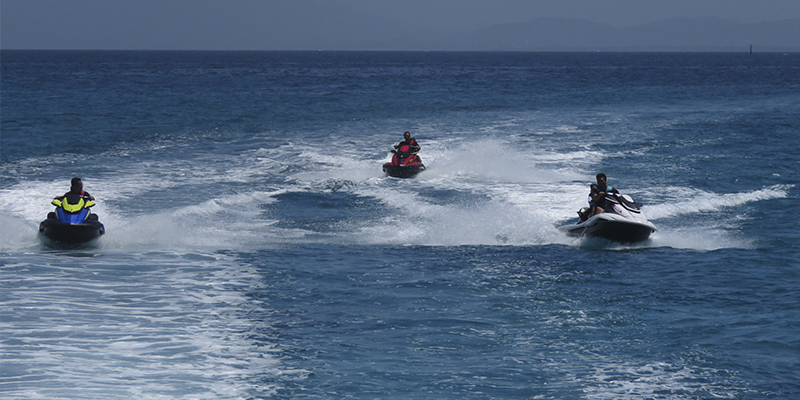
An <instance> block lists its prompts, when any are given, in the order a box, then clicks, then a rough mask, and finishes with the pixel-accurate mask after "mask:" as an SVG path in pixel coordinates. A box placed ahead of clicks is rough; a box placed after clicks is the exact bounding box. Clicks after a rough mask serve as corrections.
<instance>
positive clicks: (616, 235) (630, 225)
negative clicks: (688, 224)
mask: <svg viewBox="0 0 800 400" xmlns="http://www.w3.org/2000/svg"><path fill="white" fill-rule="evenodd" d="M605 199H606V202H605V205H604V206H603V212H602V213H600V214H596V215H594V216H589V213H590V209H589V207H584V208H582V209H581V210H580V211H578V216H579V220H578V222H576V223H575V224H572V225H565V226H562V227H559V229H560V230H561V231H563V232H565V233H566V234H567V235H569V236H574V237H582V236H590V237H599V238H603V239H607V240H611V241H614V242H620V243H636V242H641V241H645V240H647V239H649V238H650V234H651V233H653V232H655V231H656V226H655V225H653V224H652V223H651V222H650V221H648V220H647V218H645V216H644V214H642V210H641V208H642V205H641V204H640V203H637V202H635V201H633V198H631V197H630V196H628V195H620V194H619V192H617V191H616V190H615V191H614V192H612V193H608V194H607V195H606V198H605Z"/></svg>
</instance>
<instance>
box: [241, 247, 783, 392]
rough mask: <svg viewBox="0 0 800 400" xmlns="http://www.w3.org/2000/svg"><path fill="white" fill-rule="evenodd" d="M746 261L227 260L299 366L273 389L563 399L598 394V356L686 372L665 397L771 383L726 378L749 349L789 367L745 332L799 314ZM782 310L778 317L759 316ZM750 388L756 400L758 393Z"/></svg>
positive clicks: (657, 252) (728, 254)
mask: <svg viewBox="0 0 800 400" xmlns="http://www.w3.org/2000/svg"><path fill="white" fill-rule="evenodd" d="M753 257H754V255H753V254H752V253H751V252H750V251H746V250H742V251H719V252H707V253H699V254H698V253H697V252H693V251H676V250H673V249H646V250H635V251H623V252H618V251H611V252H608V251H602V250H601V251H598V250H583V251H582V250H579V249H577V250H576V249H573V248H565V247H561V246H546V247H535V248H504V247H499V248H498V247H459V248H429V247H401V248H398V247H364V246H355V247H348V248H339V247H328V246H299V247H295V248H291V249H284V250H277V251H270V252H257V253H249V254H241V256H240V258H241V261H242V262H245V263H248V264H253V265H256V266H258V268H259V270H260V271H261V274H262V275H263V279H264V287H263V288H262V289H261V290H259V291H257V292H253V293H251V294H250V295H251V296H253V298H254V299H259V300H260V301H263V302H265V303H266V304H268V306H269V307H270V308H271V309H273V310H274V317H275V323H274V324H273V325H272V327H271V329H272V330H273V331H272V332H270V334H271V335H275V336H276V337H279V338H281V340H282V341H283V342H284V343H286V347H285V352H284V353H283V355H282V359H283V360H284V362H286V363H288V364H290V365H292V366H293V367H297V368H303V369H306V370H309V371H311V375H310V376H309V378H308V379H307V380H305V381H303V382H296V383H288V384H286V385H285V388H284V389H283V391H282V397H287V398H290V397H297V396H300V397H314V396H319V395H322V394H323V393H325V394H326V395H334V396H344V395H356V394H357V393H371V394H374V395H378V396H382V395H390V394H392V393H395V392H397V391H399V393H407V394H409V395H412V394H417V395H420V394H425V395H430V396H434V397H438V398H464V397H466V398H481V397H484V396H490V397H492V396H498V397H503V396H505V395H510V394H528V395H535V396H542V397H544V398H565V397H566V398H572V397H576V396H577V397H580V395H579V394H580V393H582V392H583V391H584V390H594V389H599V388H602V387H603V382H602V381H598V380H597V378H596V377H595V376H594V373H595V371H596V368H599V367H600V366H601V365H606V367H607V368H612V369H614V368H619V369H618V370H616V371H617V372H619V376H618V377H617V378H616V379H618V380H623V381H624V380H630V383H633V382H636V381H637V380H639V379H642V378H644V376H643V375H637V374H636V373H633V374H632V373H630V372H629V371H627V370H626V367H625V365H641V366H643V369H646V368H644V366H647V365H649V364H662V363H663V364H666V365H668V367H666V372H663V371H662V372H663V373H667V374H669V371H670V370H674V371H673V373H675V374H676V377H675V379H679V378H680V374H678V373H677V372H676V371H680V370H683V369H685V368H690V369H691V368H695V369H697V374H696V375H695V376H694V377H693V378H686V379H690V380H687V381H685V382H683V383H682V385H679V386H685V391H683V392H682V391H681V390H680V389H679V388H674V389H673V390H677V391H676V392H672V393H673V394H678V393H685V394H692V393H694V395H699V393H702V391H701V390H699V389H698V388H705V389H703V390H707V391H709V392H721V393H726V395H727V396H734V397H740V396H744V395H745V393H747V392H746V391H744V390H745V389H743V386H744V385H745V384H744V382H746V381H750V382H753V380H751V379H754V380H755V381H757V380H758V379H770V378H769V377H770V376H773V375H772V374H771V372H770V371H769V370H764V369H762V370H757V371H751V372H749V373H748V374H752V376H747V377H745V376H743V375H742V373H736V372H733V373H732V372H731V371H743V370H751V368H752V367H751V366H748V360H749V359H750V358H751V357H761V356H762V355H765V354H772V355H773V356H775V357H776V360H779V362H780V363H783V364H787V363H788V364H789V365H793V366H796V365H797V362H796V361H792V360H791V359H790V358H789V356H788V355H787V356H784V355H782V354H785V353H784V352H786V351H789V353H788V354H791V351H792V350H793V346H795V345H796V340H794V339H791V338H787V337H783V336H780V335H779V337H776V338H775V339H774V343H773V344H769V345H768V344H767V343H765V342H764V338H763V335H761V334H756V332H753V330H754V329H755V330H760V329H768V327H769V324H777V325H775V328H776V331H779V332H786V330H785V326H783V325H784V324H785V323H786V321H788V320H791V318H796V317H797V316H798V315H797V312H798V310H797V308H796V307H794V306H792V305H791V302H796V301H797V300H798V298H797V295H796V294H794V293H789V291H788V290H787V289H788V288H785V287H784V288H782V285H781V283H780V282H782V281H784V280H782V279H780V278H781V277H780V276H778V275H774V274H767V275H766V276H764V274H763V273H761V272H759V271H749V270H747V269H746V268H749V266H750V265H752V262H753V261H752V260H748V259H749V258H753ZM743 258H744V260H742V259H743ZM735 260H740V263H738V264H736V263H735ZM739 265H740V266H741V268H740V267H738V266H739ZM793 279H796V277H794V278H793ZM742 280H749V282H748V283H745V284H744V285H742ZM767 282H770V284H771V285H772V286H773V289H767V290H766V291H765V290H764V288H765V284H767ZM787 307H788V309H789V310H792V309H793V311H787V312H786V315H785V317H786V318H787V319H786V320H784V321H772V322H769V321H767V320H764V318H761V317H759V315H773V314H774V313H773V312H772V311H770V309H772V308H787ZM730 343H737V344H738V345H737V346H736V348H735V349H733V348H731V347H730V346H729V344H730ZM781 343H785V344H781ZM786 346H789V347H786ZM794 350H796V349H794ZM719 365H726V366H727V368H729V369H726V370H719V371H718V370H716V368H717V367H715V366H719ZM762 368H770V367H768V366H767V365H764V366H763V367H762ZM702 371H705V372H702ZM643 373H645V374H646V372H643ZM782 373H783V374H784V375H782V376H785V373H786V371H782ZM611 374H613V372H611ZM790 374H791V373H790ZM566 376H569V377H571V378H569V379H568V380H565V377H566ZM680 379H683V378H680ZM397 382H402V384H401V383H397ZM725 382H727V384H726V383H725ZM776 383H778V382H776ZM475 390H478V392H475ZM758 390H759V392H758V393H756V394H755V397H756V398H761V397H764V396H765V395H766V393H767V392H766V391H761V390H766V388H760V389H758ZM797 393H798V391H797V390H796V389H792V388H788V389H787V391H786V392H784V394H789V395H791V394H797ZM700 397H703V396H702V395H701V396H700Z"/></svg>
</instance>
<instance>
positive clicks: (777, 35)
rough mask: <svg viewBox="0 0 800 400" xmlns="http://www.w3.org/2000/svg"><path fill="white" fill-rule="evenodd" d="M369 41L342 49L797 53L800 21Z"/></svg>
mask: <svg viewBox="0 0 800 400" xmlns="http://www.w3.org/2000/svg"><path fill="white" fill-rule="evenodd" d="M351 32H352V31H351ZM346 36H349V35H346ZM366 36H367V37H369V39H367V40H363V39H362V40H359V39H355V40H352V41H351V40H344V41H342V42H341V43H339V45H340V46H341V47H342V48H343V49H363V50H455V51H481V50H495V51H749V48H750V46H751V45H752V46H753V49H754V51H762V52H764V51H789V52H797V51H800V20H785V21H775V22H762V23H752V24H743V23H737V22H732V21H727V20H723V19H719V18H672V19H665V20H660V21H655V22H651V23H647V24H643V25H639V26H635V27H628V28H614V27H611V26H607V25H602V24H598V23H595V22H591V21H588V20H581V19H565V18H539V19H535V20H532V21H529V22H524V23H515V24H502V25H495V26H491V27H488V28H481V29H475V30H471V31H468V32H458V33H453V32H448V33H443V32H434V31H427V32H426V31H416V32H414V33H413V34H412V33H405V34H404V35H403V36H395V37H388V36H386V32H385V31H384V33H382V34H381V33H377V32H373V33H371V34H368V35H366ZM339 39H345V37H340V38H339ZM348 42H349V43H348ZM331 44H332V45H333V43H331Z"/></svg>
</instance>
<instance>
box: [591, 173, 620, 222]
mask: <svg viewBox="0 0 800 400" xmlns="http://www.w3.org/2000/svg"><path fill="white" fill-rule="evenodd" d="M595 179H597V184H596V185H595V184H592V185H591V186H589V187H590V189H591V190H590V191H589V207H590V208H591V212H590V213H589V215H596V214H600V213H601V212H603V211H605V210H604V207H605V205H606V193H608V192H614V190H615V189H614V188H613V187H612V188H611V190H608V178H606V174H604V173H602V172H601V173H599V174H597V176H595Z"/></svg>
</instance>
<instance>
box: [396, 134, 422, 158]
mask: <svg viewBox="0 0 800 400" xmlns="http://www.w3.org/2000/svg"><path fill="white" fill-rule="evenodd" d="M401 146H408V147H409V149H410V150H411V152H412V153H415V152H418V151H419V149H420V147H419V144H418V143H417V139H414V138H413V137H411V132H405V133H403V141H402V142H400V144H396V145H394V148H395V149H399V148H400V147H401Z"/></svg>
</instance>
